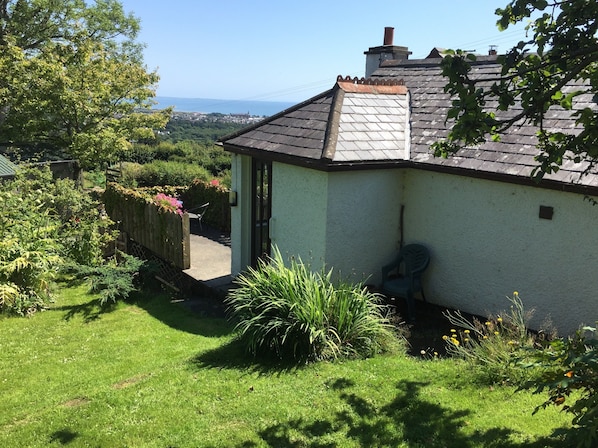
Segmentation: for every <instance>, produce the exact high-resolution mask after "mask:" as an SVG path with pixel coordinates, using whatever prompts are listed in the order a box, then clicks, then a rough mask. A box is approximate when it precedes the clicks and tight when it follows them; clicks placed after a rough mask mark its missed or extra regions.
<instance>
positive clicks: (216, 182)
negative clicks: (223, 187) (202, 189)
mask: <svg viewBox="0 0 598 448" xmlns="http://www.w3.org/2000/svg"><path fill="white" fill-rule="evenodd" d="M210 185H211V186H212V187H217V186H219V185H220V181H219V180H218V179H212V180H211V181H210Z"/></svg>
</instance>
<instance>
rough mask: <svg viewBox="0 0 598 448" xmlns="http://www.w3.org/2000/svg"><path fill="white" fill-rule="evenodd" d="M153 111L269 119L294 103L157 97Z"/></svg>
mask: <svg viewBox="0 0 598 448" xmlns="http://www.w3.org/2000/svg"><path fill="white" fill-rule="evenodd" d="M154 100H155V101H156V102H157V104H155V105H154V106H153V109H164V108H166V107H169V106H173V107H174V111H175V112H203V113H221V114H248V115H253V116H259V117H269V116H271V115H275V114H277V113H278V112H282V111H283V110H285V109H288V108H289V107H291V106H293V105H294V104H296V103H291V102H282V101H249V100H218V99H211V98H176V97H169V96H157V97H155V98H154Z"/></svg>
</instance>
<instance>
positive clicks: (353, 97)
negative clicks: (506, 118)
mask: <svg viewBox="0 0 598 448" xmlns="http://www.w3.org/2000/svg"><path fill="white" fill-rule="evenodd" d="M389 46H392V43H390V44H389ZM396 48H397V47H392V48H391V49H390V50H392V51H394V53H393V54H396V53H397V52H396ZM398 48H399V49H404V51H402V52H399V54H400V57H401V58H402V59H399V60H395V59H391V60H385V61H384V62H382V63H381V66H380V67H379V68H378V69H377V70H376V71H374V72H373V74H372V76H371V77H369V78H367V79H362V80H357V79H347V78H341V77H339V79H338V80H337V82H336V84H335V85H334V87H333V88H332V89H331V90H329V91H326V92H324V93H322V94H321V95H318V96H316V97H314V98H311V99H309V100H307V101H305V102H303V103H301V104H298V105H296V106H294V107H292V108H290V109H287V110H286V111H283V112H281V113H280V114H278V115H275V116H273V117H270V118H268V119H266V120H264V121H262V122H261V123H259V124H257V125H255V126H252V127H249V128H246V129H244V130H241V131H239V132H238V133H236V134H233V135H231V136H228V137H226V138H225V139H223V144H224V148H225V149H226V150H228V151H230V152H232V153H233V185H232V190H233V192H234V194H235V195H236V198H235V204H236V206H234V207H233V208H232V234H231V241H232V257H233V258H232V272H233V275H235V274H238V273H239V272H242V271H243V270H244V269H245V268H246V267H247V266H250V265H254V264H255V263H256V260H257V259H258V258H259V257H260V256H262V255H263V254H264V253H269V250H270V248H271V245H272V244H276V245H277V246H278V247H279V248H280V250H281V252H282V253H283V254H287V255H289V256H290V255H294V256H300V257H301V258H302V259H303V260H304V261H309V262H310V263H311V264H312V266H313V268H314V269H319V268H320V267H321V266H323V265H326V266H327V267H334V269H335V270H336V271H337V272H340V273H341V275H342V276H343V277H349V276H352V278H353V279H354V280H359V281H361V280H365V281H367V282H368V283H371V284H378V283H379V282H380V275H381V266H382V265H384V264H385V263H387V262H389V261H391V260H392V259H393V257H394V256H395V255H396V253H397V251H398V249H399V247H400V246H401V245H402V244H407V243H415V242H417V243H421V244H424V245H426V246H427V247H428V248H429V250H430V253H431V257H432V258H431V263H430V267H429V269H428V270H427V271H426V274H425V278H424V284H425V290H426V297H427V298H428V301H430V302H432V303H435V304H437V305H440V306H446V307H449V308H454V309H461V310H463V311H466V312H470V313H475V314H481V315H485V314H487V313H488V312H499V311H500V310H503V309H504V308H505V307H506V306H507V305H508V303H507V302H506V300H505V296H507V295H510V294H511V293H512V292H513V291H515V290H516V291H518V292H519V294H520V296H521V297H522V298H523V300H524V303H525V305H526V308H528V309H531V308H534V309H535V310H536V312H535V318H534V320H533V321H532V327H539V326H540V325H541V324H542V323H543V321H544V320H545V319H546V318H550V319H551V320H552V322H553V323H554V324H555V325H556V326H557V328H558V329H559V331H560V332H561V333H570V332H573V331H574V330H575V329H576V328H578V326H579V325H580V324H582V323H585V324H592V323H594V322H595V321H596V320H597V319H598V300H597V295H596V291H598V275H596V274H595V269H596V267H598V232H596V230H595V227H594V226H595V225H596V223H597V222H598V206H595V205H593V203H592V201H588V200H586V199H588V198H590V199H591V198H593V199H598V175H596V174H588V175H585V176H582V172H583V171H584V170H585V169H586V168H587V165H586V164H583V163H579V164H576V163H573V162H572V161H566V162H565V163H564V164H563V167H562V169H561V170H559V171H558V172H557V173H554V174H551V175H548V176H546V178H545V179H544V180H542V181H541V182H540V183H536V182H535V181H533V180H532V179H531V177H530V173H531V171H532V169H533V168H534V167H535V166H536V162H535V160H534V155H535V154H536V148H535V143H536V141H535V132H536V129H535V128H533V127H531V126H529V125H523V126H520V127H514V128H512V129H511V130H510V132H509V134H508V135H506V136H505V137H504V138H503V139H502V141H501V142H488V143H485V144H483V145H481V146H479V147H475V148H465V149H463V150H462V151H461V152H460V153H459V154H458V155H457V156H454V157H451V158H449V159H442V158H435V157H433V156H432V154H431V152H430V145H431V144H432V143H433V142H434V141H436V140H437V139H438V138H441V137H443V136H445V135H446V133H447V125H446V124H445V117H446V111H447V109H448V108H449V107H450V98H449V97H448V95H447V94H445V93H444V90H443V87H444V85H445V84H446V80H445V79H444V78H443V77H442V75H441V70H440V66H439V62H440V59H439V58H438V57H431V58H429V59H424V60H408V59H407V57H408V54H409V52H408V51H406V49H405V47H398ZM372 50H376V51H382V50H383V49H382V50H380V47H376V48H374V49H372V48H370V52H372ZM366 54H368V53H367V52H366ZM431 56H438V53H437V52H436V53H435V52H433V53H432V54H431ZM383 59H385V58H383V57H380V60H383ZM498 69H499V66H498V64H496V56H486V57H479V58H478V62H477V63H476V64H475V66H474V68H473V70H475V71H477V72H478V75H479V76H488V75H492V74H496V73H497V70H498ZM577 102H578V103H577V106H576V107H584V106H587V105H589V106H591V107H594V106H595V104H594V103H595V100H594V99H593V97H592V96H591V95H589V94H588V95H581V96H579V97H577ZM489 107H492V105H489ZM549 115H550V116H549V117H548V118H549V120H550V121H549V122H548V124H549V125H550V126H553V127H554V128H558V129H571V131H572V132H575V130H574V128H573V126H574V124H573V120H572V118H571V116H570V112H566V111H550V112H549ZM449 125H450V124H449Z"/></svg>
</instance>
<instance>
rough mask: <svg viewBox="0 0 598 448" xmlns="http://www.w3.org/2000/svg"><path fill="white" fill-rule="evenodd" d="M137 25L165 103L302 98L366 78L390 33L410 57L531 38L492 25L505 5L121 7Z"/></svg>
mask: <svg viewBox="0 0 598 448" xmlns="http://www.w3.org/2000/svg"><path fill="white" fill-rule="evenodd" d="M121 3H122V5H123V7H124V9H125V11H126V12H132V13H133V14H134V15H135V16H136V17H138V18H139V19H140V20H141V27H142V30H141V33H140V36H139V41H140V42H143V43H145V44H146V46H147V47H146V49H145V53H144V54H145V62H146V64H147V66H148V68H149V69H152V70H153V69H157V71H158V73H159V75H160V78H161V79H160V84H159V87H158V90H157V94H158V95H159V96H174V97H185V98H222V99H242V100H264V101H293V102H294V101H303V100H305V99H308V98H310V97H312V96H314V95H316V94H318V93H320V92H322V91H324V90H327V89H329V88H330V87H332V85H333V84H334V82H335V80H336V76H337V75H339V74H342V75H344V76H346V75H350V76H359V77H361V76H363V74H364V69H365V56H364V54H363V52H364V51H366V50H367V49H368V48H369V47H375V46H379V45H382V41H383V37H384V27H386V26H390V27H394V29H395V30H394V44H395V45H401V46H406V47H409V50H410V51H412V52H413V54H412V55H411V56H410V58H411V59H417V58H423V57H425V56H426V55H427V54H428V53H429V51H430V50H431V49H432V48H433V47H442V48H461V49H467V50H476V51H477V52H478V53H481V54H486V53H487V52H488V49H489V46H490V45H497V46H498V51H499V53H504V52H506V51H507V50H508V49H509V48H510V47H511V46H513V45H514V44H516V43H517V42H518V41H519V40H521V39H523V38H524V37H525V31H524V28H523V26H518V27H517V28H514V29H511V28H509V29H508V30H506V31H504V32H502V33H501V32H499V31H498V29H497V28H496V25H495V23H496V19H497V17H496V16H495V15H494V11H495V9H496V8H497V7H503V6H504V5H506V4H507V0H496V2H495V1H493V0H373V1H367V0H361V1H355V0H344V1H337V0H299V1H297V0H295V1H287V0H226V1H221V0H170V1H160V2H158V1H157V0H121Z"/></svg>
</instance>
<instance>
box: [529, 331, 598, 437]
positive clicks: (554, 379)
mask: <svg viewBox="0 0 598 448" xmlns="http://www.w3.org/2000/svg"><path fill="white" fill-rule="evenodd" d="M533 361H534V362H533V363H532V364H531V366H533V367H536V368H541V369H542V375H541V376H540V377H539V378H538V379H536V380H532V381H529V382H528V383H526V384H525V385H524V386H523V387H522V389H535V390H534V393H536V394H539V393H543V392H544V391H547V392H548V398H547V399H546V401H545V402H544V403H542V404H541V405H539V406H538V407H536V409H535V410H534V413H536V412H538V411H539V410H540V409H545V408H547V407H548V406H551V405H555V406H562V408H563V410H564V411H565V412H569V413H570V414H572V415H573V420H572V423H573V429H572V430H569V431H567V432H566V433H565V436H566V441H567V442H568V443H567V446H577V447H587V448H590V447H595V446H598V395H597V394H596V392H597V391H598V338H596V328H595V327H584V328H582V329H580V330H578V331H577V332H576V333H575V335H574V336H572V337H569V338H559V339H555V340H553V341H551V342H549V343H545V344H544V347H543V349H542V350H537V351H535V352H534V354H533Z"/></svg>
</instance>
